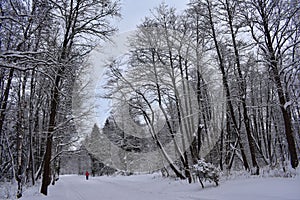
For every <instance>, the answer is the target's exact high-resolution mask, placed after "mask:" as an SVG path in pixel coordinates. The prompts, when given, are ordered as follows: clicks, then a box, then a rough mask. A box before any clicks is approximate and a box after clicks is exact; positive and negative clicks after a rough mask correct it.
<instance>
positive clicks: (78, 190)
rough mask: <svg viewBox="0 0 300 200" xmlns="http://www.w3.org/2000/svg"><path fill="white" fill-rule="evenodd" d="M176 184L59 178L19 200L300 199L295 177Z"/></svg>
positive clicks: (299, 180) (147, 178) (142, 178)
mask: <svg viewBox="0 0 300 200" xmlns="http://www.w3.org/2000/svg"><path fill="white" fill-rule="evenodd" d="M205 186H206V187H205V188H204V189H202V188H201V187H200V185H199V184H198V183H194V184H188V183H186V181H175V180H172V179H165V178H161V177H159V176H158V175H135V176H127V177H126V176H116V177H91V178H90V180H88V181H87V180H85V177H84V176H77V175H67V176H61V178H60V180H59V181H58V182H57V183H56V185H55V186H50V187H49V194H48V196H47V197H45V196H43V195H41V194H39V193H38V188H37V187H36V188H30V189H27V190H26V191H25V192H24V196H23V197H22V200H43V199H45V200H98V199H101V200H119V199H123V200H192V199H193V200H195V199H197V200H209V199H211V200H212V199H214V200H217V199H219V200H241V199H242V200H248V199H249V200H254V199H255V200H260V199H262V200H269V199H270V200H299V199H300V177H299V176H297V177H295V178H280V177H276V178H275V177H274V178H261V177H248V178H241V177H240V178H234V179H231V180H223V181H221V183H220V186H218V187H215V185H214V184H210V183H209V182H205Z"/></svg>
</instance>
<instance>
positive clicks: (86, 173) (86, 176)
mask: <svg viewBox="0 0 300 200" xmlns="http://www.w3.org/2000/svg"><path fill="white" fill-rule="evenodd" d="M89 175H90V174H89V172H88V171H86V172H85V178H86V180H89Z"/></svg>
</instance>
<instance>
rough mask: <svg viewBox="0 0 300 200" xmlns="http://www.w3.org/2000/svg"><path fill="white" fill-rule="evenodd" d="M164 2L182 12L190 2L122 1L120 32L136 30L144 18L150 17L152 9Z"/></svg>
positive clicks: (159, 0)
mask: <svg viewBox="0 0 300 200" xmlns="http://www.w3.org/2000/svg"><path fill="white" fill-rule="evenodd" d="M162 2H165V3H166V4H167V5H169V6H172V7H175V8H176V9H177V10H178V11H182V10H184V9H185V8H186V4H187V3H188V2H189V0H121V14H122V19H121V20H120V22H118V23H117V26H118V28H119V30H120V32H124V31H131V30H133V29H135V28H136V25H138V24H140V23H141V22H142V19H143V18H144V17H146V16H150V14H151V12H150V9H151V10H153V8H155V7H157V6H158V5H159V4H160V3H162Z"/></svg>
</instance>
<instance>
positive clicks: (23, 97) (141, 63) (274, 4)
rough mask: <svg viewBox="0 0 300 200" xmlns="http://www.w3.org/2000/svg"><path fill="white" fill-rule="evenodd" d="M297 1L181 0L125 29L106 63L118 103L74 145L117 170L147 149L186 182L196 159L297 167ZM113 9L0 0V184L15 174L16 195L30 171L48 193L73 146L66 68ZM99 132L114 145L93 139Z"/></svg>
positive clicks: (93, 1)
mask: <svg viewBox="0 0 300 200" xmlns="http://www.w3.org/2000/svg"><path fill="white" fill-rule="evenodd" d="M299 5H300V2H299V0H245V1H238V0H191V1H190V3H189V4H188V5H187V8H186V9H185V10H184V11H183V12H181V13H178V12H176V10H175V9H174V8H171V7H169V6H168V5H165V4H161V5H159V6H158V7H157V8H155V9H154V10H153V12H152V15H151V16H147V17H145V19H144V20H143V22H142V23H141V24H140V25H139V26H138V27H137V31H136V34H135V35H133V36H132V37H131V38H130V41H129V46H130V52H128V54H127V55H126V56H124V57H119V58H115V59H114V60H113V61H112V62H110V63H109V64H108V66H107V69H108V72H107V77H108V82H107V85H106V86H105V89H106V91H107V94H106V95H105V98H108V99H112V100H114V101H115V102H117V103H115V104H113V109H112V112H111V117H109V118H108V119H107V120H106V123H105V125H104V127H103V129H101V130H96V129H97V128H96V127H94V129H93V131H91V132H92V133H91V135H89V136H88V137H87V139H86V140H85V141H84V142H83V145H84V146H86V148H87V149H88V151H89V153H90V155H92V157H93V156H94V157H95V158H96V159H98V161H100V162H104V161H102V160H101V158H103V156H104V157H105V156H106V155H110V157H109V159H111V160H110V161H107V160H105V163H106V164H107V162H118V163H119V164H118V166H121V167H120V168H119V169H117V170H120V171H125V172H131V170H132V169H134V167H136V166H130V163H131V162H132V161H133V160H135V159H136V158H135V157H134V156H135V154H134V153H137V154H138V153H140V152H142V151H146V152H149V151H152V150H153V149H158V151H157V152H158V155H159V157H160V158H162V159H161V160H158V161H157V162H158V163H159V162H163V164H162V166H164V167H165V169H166V171H168V172H170V173H174V174H175V175H176V176H177V177H179V178H181V179H188V180H189V182H191V179H192V177H191V173H190V170H189V169H190V167H191V166H192V165H193V164H195V163H196V162H197V161H198V160H199V159H201V158H202V157H204V156H206V159H207V160H208V161H209V162H212V163H214V164H215V165H216V166H218V167H220V169H221V170H224V171H225V170H231V169H233V168H235V169H239V170H247V171H251V173H252V174H257V175H258V174H259V173H260V169H261V168H263V167H266V166H267V167H270V168H271V169H283V170H288V168H289V167H292V168H297V167H298V164H299V157H298V155H299V153H300V152H299V145H300V118H299V117H300V108H299V107H300V104H299V102H300V80H299V79H300V77H299V75H300V71H299V70H300V67H299V66H300V63H299V58H300V48H299V46H300V40H299V37H300V16H299V13H300V12H299V9H300V6H299ZM119 9H120V8H119V2H114V1H109V0H105V1H104V0H85V1H82V0H51V1H46V0H37V1H29V0H28V1H24V0H23V1H19V0H18V1H11V0H6V1H5V0H2V1H1V3H0V37H1V38H0V47H1V50H0V67H1V68H0V70H1V71H0V77H1V82H0V88H1V97H0V101H1V108H0V181H1V182H4V181H10V180H13V181H15V182H16V184H18V192H17V193H18V194H17V195H18V196H19V197H20V196H22V186H24V185H25V184H27V185H34V184H35V181H36V180H38V179H42V187H41V192H42V193H43V194H45V195H47V188H48V185H49V184H50V183H51V181H52V183H53V184H54V182H55V181H56V180H57V177H58V176H59V173H60V165H61V162H63V160H61V158H62V157H61V156H62V155H64V154H66V153H68V154H70V153H74V154H75V153H76V150H74V149H70V147H71V146H72V145H73V144H74V143H75V142H77V141H78V139H79V134H78V132H77V130H76V122H78V121H79V122H80V120H81V118H80V116H79V117H74V116H73V113H72V104H73V103H74V102H73V99H72V97H73V91H74V86H75V87H78V88H80V86H78V83H76V76H77V75H78V74H80V73H82V71H84V70H85V69H86V68H88V67H89V62H88V57H89V55H90V53H91V51H92V50H93V49H94V48H95V47H97V45H98V44H99V43H100V42H101V41H102V40H107V39H109V38H110V37H111V36H112V35H113V34H114V33H115V31H116V30H117V29H116V27H113V26H112V24H111V21H110V20H111V18H114V17H119V15H120V13H119ZM124 66H126V67H124ZM211 71H213V72H214V74H210V72H211ZM216 72H217V73H216ZM216 82H217V83H221V84H220V85H217V86H216V85H215V83H216ZM82 88H83V90H84V87H82ZM218 89H219V92H218ZM77 103H78V102H77ZM122 109H128V110H129V116H130V118H128V116H126V115H125V116H123V114H124V113H125V112H126V111H124V112H123V110H122ZM83 115H85V113H83ZM81 117H84V116H81ZM130 120H133V121H134V122H135V124H137V126H138V127H139V130H143V131H145V133H147V134H148V140H147V141H146V142H145V140H140V138H139V137H137V136H135V137H133V136H130V135H127V134H126V133H133V132H135V127H134V126H130V125H129V124H130V123H129V121H130ZM161 121H163V122H164V123H163V124H159V123H157V122H161ZM141 127H142V128H141ZM217 132H218V133H219V137H218V138H214V136H215V135H214V134H215V133H217ZM104 135H105V136H106V138H109V139H110V141H111V142H112V143H114V146H116V147H118V148H117V150H113V149H112V148H111V149H110V148H109V149H108V148H103V147H106V146H105V145H102V143H103V141H104V139H103V138H104V137H103V136H104ZM214 140H216V141H217V143H216V145H214V148H213V149H211V151H210V152H205V150H203V147H204V146H206V145H208V146H209V145H212V144H211V143H210V141H214ZM178 141H179V142H178ZM165 143H171V144H172V147H174V148H172V149H166V147H165V146H164V144H165ZM118 149H121V151H118ZM132 152H133V153H132ZM104 154H105V155H104ZM173 154H176V156H175V158H178V159H176V160H175V159H173V157H172V156H171V155H173ZM106 157H107V156H106ZM106 157H105V158H106ZM115 157H118V158H116V160H117V161H116V160H113V158H115ZM151 159H152V160H153V161H154V160H155V159H156V157H153V158H151ZM140 163H144V162H140ZM143 167H144V166H143Z"/></svg>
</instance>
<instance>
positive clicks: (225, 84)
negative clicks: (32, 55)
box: [206, 0, 249, 170]
mask: <svg viewBox="0 0 300 200" xmlns="http://www.w3.org/2000/svg"><path fill="white" fill-rule="evenodd" d="M206 2H207V9H208V18H209V25H210V28H211V31H212V36H213V40H214V44H215V48H216V51H217V56H218V60H219V67H220V70H221V73H222V79H223V86H224V89H225V94H226V100H227V106H228V109H229V113H230V118H231V120H232V122H233V126H234V129H235V130H234V131H235V133H236V135H237V137H238V143H239V146H240V150H241V154H242V156H243V163H244V167H245V169H247V170H248V169H249V164H248V161H247V158H246V156H245V155H246V154H245V152H244V147H243V144H242V142H241V136H240V132H239V129H238V126H237V122H236V118H235V114H234V109H233V105H232V101H231V95H230V90H229V84H228V79H227V74H226V71H225V66H224V60H223V57H222V53H221V50H220V48H219V42H218V40H217V35H216V31H215V27H214V22H213V16H212V10H211V9H212V5H211V2H210V1H209V0H206Z"/></svg>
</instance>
